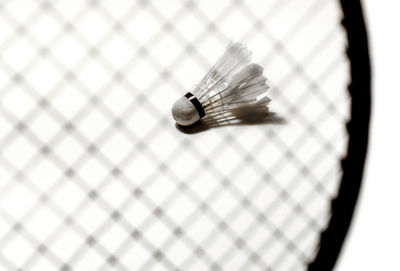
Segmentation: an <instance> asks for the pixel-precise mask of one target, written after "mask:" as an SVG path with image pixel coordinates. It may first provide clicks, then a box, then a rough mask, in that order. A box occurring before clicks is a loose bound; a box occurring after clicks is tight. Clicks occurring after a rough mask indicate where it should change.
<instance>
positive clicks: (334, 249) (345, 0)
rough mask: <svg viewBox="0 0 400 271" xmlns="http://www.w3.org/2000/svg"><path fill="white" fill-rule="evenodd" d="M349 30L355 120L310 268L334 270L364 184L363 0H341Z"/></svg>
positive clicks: (366, 71) (367, 82)
mask: <svg viewBox="0 0 400 271" xmlns="http://www.w3.org/2000/svg"><path fill="white" fill-rule="evenodd" d="M340 3H341V6H342V9H343V14H344V18H343V21H342V24H343V26H344V28H345V29H346V31H347V39H348V50H347V55H348V58H349V59H350V71H351V83H350V84H349V87H348V92H349V94H350V96H351V119H350V121H349V122H348V123H347V132H348V134H349V141H348V149H347V156H346V157H345V158H344V159H343V160H342V162H341V166H342V169H343V176H342V180H341V185H340V188H339V193H338V196H337V197H336V198H335V199H333V200H332V202H331V210H332V217H331V220H330V222H329V225H328V227H327V229H326V230H325V231H323V232H322V233H321V239H320V248H319V251H318V253H317V256H316V258H315V260H314V261H313V262H311V263H309V265H308V270H312V271H314V270H315V271H316V270H318V271H320V270H332V269H333V267H334V265H335V263H336V260H337V258H338V255H339V253H340V250H341V248H342V245H343V242H344V240H345V237H346V234H347V232H348V229H349V226H350V222H351V218H352V216H353V212H354V208H355V206H356V202H357V198H358V194H359V191H360V187H361V183H362V175H363V169H364V161H365V156H366V153H367V145H368V130H369V120H370V111H371V73H370V63H369V53H368V40H367V33H366V29H365V24H364V19H363V14H362V8H361V4H360V1H359V0H340Z"/></svg>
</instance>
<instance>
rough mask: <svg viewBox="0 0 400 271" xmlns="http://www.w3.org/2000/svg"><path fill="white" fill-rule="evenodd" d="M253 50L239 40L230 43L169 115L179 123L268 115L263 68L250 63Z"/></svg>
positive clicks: (177, 102) (188, 123) (187, 123)
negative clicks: (204, 119)
mask: <svg viewBox="0 0 400 271" xmlns="http://www.w3.org/2000/svg"><path fill="white" fill-rule="evenodd" d="M251 57H252V52H251V51H250V50H249V49H247V48H246V46H244V45H243V44H242V43H239V42H237V43H230V44H229V45H228V47H227V49H226V51H225V53H224V55H223V56H222V57H221V58H220V59H219V60H218V61H217V63H215V65H214V66H213V67H212V68H211V69H210V71H209V72H208V73H207V74H206V76H205V77H204V78H203V79H202V80H201V82H200V83H199V84H197V85H196V86H195V87H194V88H193V89H192V90H191V91H190V92H188V93H186V94H185V95H184V96H182V97H181V98H180V99H178V100H177V101H176V102H175V103H174V105H173V106H172V116H173V117H174V119H175V121H176V122H177V123H178V124H179V125H182V126H189V125H192V124H194V123H196V122H197V121H199V120H200V119H202V118H203V117H204V118H210V119H212V121H215V122H218V121H227V120H231V119H235V118H240V117H241V116H242V115H248V114H247V113H248V112H250V111H251V112H255V111H257V112H261V113H263V114H265V115H266V114H268V104H269V102H270V101H271V100H270V99H269V98H268V97H267V96H266V92H267V90H268V89H269V86H268V85H266V81H267V79H266V78H265V77H264V76H263V68H262V67H261V66H260V65H258V64H255V63H251Z"/></svg>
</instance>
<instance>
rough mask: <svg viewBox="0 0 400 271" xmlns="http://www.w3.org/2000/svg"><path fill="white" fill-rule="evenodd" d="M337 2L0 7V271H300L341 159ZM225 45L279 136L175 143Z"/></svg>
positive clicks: (62, 2)
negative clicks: (260, 85) (255, 79)
mask: <svg viewBox="0 0 400 271" xmlns="http://www.w3.org/2000/svg"><path fill="white" fill-rule="evenodd" d="M341 17H342V14H341V11H340V7H339V5H338V3H337V2H336V1H333V0H327V1H320V0H303V1H294V0H271V1H258V0H251V1H241V0H234V1H230V0H222V1H214V0H200V1H188V0H186V1H174V0H170V1H156V0H153V1H152V0H149V1H143V0H142V1H128V0H115V1H99V0H98V1H70V0H55V1H40V0H37V1H24V0H5V1H2V2H1V3H0V52H1V56H0V101H1V106H0V154H1V155H0V180H1V181H0V270H63V271H66V270H82V271H86V270H149V271H150V270H154V271H155V270H185V271H186V270H229V271H232V270H246V271H247V270H302V269H305V267H306V265H307V263H308V262H309V261H312V259H313V257H314V256H315V253H316V251H317V249H318V240H319V234H320V232H321V231H322V230H323V229H324V228H325V227H326V226H327V223H328V221H329V217H330V209H329V207H330V205H329V203H330V200H331V199H332V198H333V197H335V195H336V194H337V189H338V184H339V180H340V176H341V169H340V164H339V161H340V158H341V157H342V156H343V155H344V153H345V149H346V143H347V134H346V132H345V123H346V121H347V119H348V118H349V97H348V94H347V92H346V88H347V84H348V81H349V67H348V66H349V64H348V60H347V58H346V56H345V47H346V38H345V33H344V30H343V28H342V26H341V25H340V20H341ZM231 39H235V40H241V41H244V42H245V43H247V45H248V47H249V48H250V49H251V50H253V51H254V57H253V59H254V61H255V62H257V63H259V64H260V65H262V66H263V67H264V69H265V70H264V73H265V75H266V76H267V77H268V79H269V80H268V84H269V85H270V86H271V89H270V90H269V93H268V96H269V97H271V99H272V102H271V103H270V110H271V111H272V112H275V113H276V116H278V117H279V118H280V119H281V121H278V122H270V123H269V122H267V123H262V124H257V125H246V124H244V125H227V126H224V127H216V128H213V129H208V130H205V131H201V132H198V133H193V134H185V133H182V132H181V131H179V130H178V129H177V128H176V127H175V124H174V121H173V119H172V117H171V115H170V107H171V105H172V103H173V102H174V101H175V100H176V99H178V98H179V97H181V96H182V95H184V94H185V93H186V92H187V91H188V90H189V89H190V88H191V87H192V86H193V85H194V84H196V83H197V82H198V81H199V80H200V79H201V78H202V76H203V75H204V74H205V73H206V72H207V70H208V69H209V68H210V67H211V66H212V65H213V64H214V63H215V61H216V60H217V59H218V57H219V56H220V54H222V53H223V51H224V49H225V47H226V45H227V44H228V43H229V42H230V40H231Z"/></svg>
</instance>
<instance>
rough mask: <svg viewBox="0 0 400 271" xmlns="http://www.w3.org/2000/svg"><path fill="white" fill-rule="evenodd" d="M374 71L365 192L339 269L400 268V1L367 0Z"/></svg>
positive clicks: (367, 17) (365, 10)
mask: <svg viewBox="0 0 400 271" xmlns="http://www.w3.org/2000/svg"><path fill="white" fill-rule="evenodd" d="M362 4H363V5H364V15H365V17H366V21H367V27H368V32H369V41H370V53H371V61H372V63H371V64H372V73H373V82H372V87H373V97H372V98H373V104H372V106H373V107H372V119H371V127H370V145H369V151H368V158H367V163H366V169H365V177H364V183H363V188H362V190H361V194H360V198H359V201H358V206H357V209H356V213H355V216H354V220H353V223H352V225H351V228H350V232H349V235H348V237H347V240H346V242H345V245H344V248H343V250H342V254H341V256H340V258H339V261H338V263H337V266H336V270H339V271H347V270H349V271H350V270H351V271H354V270H363V271H364V270H374V271H375V270H400V143H399V142H400V84H399V78H400V67H399V63H400V1H399V0H384V1H377V0H364V1H363V2H362Z"/></svg>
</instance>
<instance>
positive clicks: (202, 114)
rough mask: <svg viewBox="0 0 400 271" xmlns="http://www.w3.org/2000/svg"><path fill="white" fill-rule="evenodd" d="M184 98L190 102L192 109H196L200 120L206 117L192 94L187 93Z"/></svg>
mask: <svg viewBox="0 0 400 271" xmlns="http://www.w3.org/2000/svg"><path fill="white" fill-rule="evenodd" d="M185 97H186V98H187V99H188V100H189V101H191V102H192V104H193V105H194V107H195V108H196V110H197V112H198V113H199V116H200V118H202V117H204V116H205V115H206V112H205V111H204V108H203V106H202V105H201V103H200V101H199V100H198V99H197V98H196V96H194V95H193V94H192V93H190V92H188V93H186V94H185Z"/></svg>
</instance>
